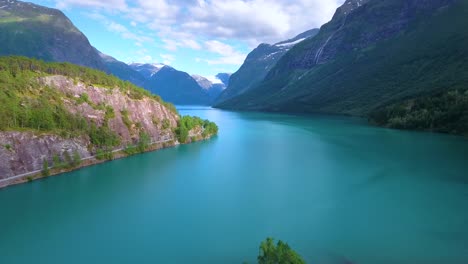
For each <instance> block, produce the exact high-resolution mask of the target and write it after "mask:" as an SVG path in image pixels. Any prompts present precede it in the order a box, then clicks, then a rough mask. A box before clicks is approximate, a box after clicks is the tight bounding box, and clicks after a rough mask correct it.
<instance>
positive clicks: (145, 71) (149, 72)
mask: <svg viewBox="0 0 468 264" xmlns="http://www.w3.org/2000/svg"><path fill="white" fill-rule="evenodd" d="M129 66H130V67H131V68H132V69H133V70H135V71H137V72H139V73H140V74H141V75H142V76H143V77H144V78H145V79H150V78H151V77H153V75H155V74H156V73H158V71H159V70H161V69H162V67H164V66H166V65H164V64H161V63H159V64H157V63H152V64H150V63H132V64H130V65H129Z"/></svg>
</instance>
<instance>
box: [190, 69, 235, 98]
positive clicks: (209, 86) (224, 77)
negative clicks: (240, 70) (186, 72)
mask: <svg viewBox="0 0 468 264" xmlns="http://www.w3.org/2000/svg"><path fill="white" fill-rule="evenodd" d="M230 76H231V74H229V73H218V74H217V75H216V76H215V77H214V78H212V79H210V80H209V79H208V78H206V77H203V76H200V75H192V77H193V79H195V81H196V82H197V83H198V85H200V86H201V87H202V88H203V89H205V90H206V92H207V93H208V95H209V96H210V98H211V99H212V102H214V101H215V100H216V99H217V98H218V97H219V95H220V94H221V93H222V92H223V91H224V90H225V89H226V87H227V85H228V84H229V78H230Z"/></svg>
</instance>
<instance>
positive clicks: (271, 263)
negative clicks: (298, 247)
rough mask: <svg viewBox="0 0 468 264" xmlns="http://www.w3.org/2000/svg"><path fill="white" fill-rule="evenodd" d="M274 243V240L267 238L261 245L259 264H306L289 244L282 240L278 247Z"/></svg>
mask: <svg viewBox="0 0 468 264" xmlns="http://www.w3.org/2000/svg"><path fill="white" fill-rule="evenodd" d="M274 242H275V241H274V239H272V238H267V239H266V240H265V241H263V242H262V243H261V244H260V254H259V256H258V264H305V261H304V260H303V259H302V258H301V256H299V254H297V253H296V252H295V251H294V250H292V249H291V248H290V247H289V245H288V244H286V243H284V242H282V241H281V240H279V241H278V243H277V244H276V245H275V244H274Z"/></svg>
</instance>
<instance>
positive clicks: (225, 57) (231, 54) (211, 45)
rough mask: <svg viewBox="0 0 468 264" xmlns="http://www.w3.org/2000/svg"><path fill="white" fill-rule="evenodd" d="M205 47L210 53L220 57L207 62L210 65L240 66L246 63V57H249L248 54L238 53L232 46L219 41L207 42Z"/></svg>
mask: <svg viewBox="0 0 468 264" xmlns="http://www.w3.org/2000/svg"><path fill="white" fill-rule="evenodd" d="M205 47H206V49H207V50H208V51H210V52H212V53H215V54H218V55H219V57H218V58H217V59H214V60H205V61H206V62H207V63H208V64H210V65H215V64H226V65H227V64H229V65H240V64H242V63H243V62H244V60H245V57H246V56H247V55H246V54H243V53H241V52H238V51H236V50H235V49H234V48H233V47H232V46H230V45H228V44H225V43H223V42H220V41H218V40H210V41H206V42H205Z"/></svg>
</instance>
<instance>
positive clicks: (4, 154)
mask: <svg viewBox="0 0 468 264" xmlns="http://www.w3.org/2000/svg"><path fill="white" fill-rule="evenodd" d="M0 88H1V90H0V185H2V184H4V182H2V179H6V178H10V177H12V176H15V175H19V174H25V173H29V172H34V171H38V170H41V169H43V166H45V165H44V164H46V165H48V166H52V167H54V166H55V167H56V166H58V164H57V163H60V164H61V163H71V160H70V157H72V156H76V157H79V159H87V158H92V159H94V158H98V159H109V158H112V156H113V153H115V152H117V151H120V150H122V151H126V152H127V153H129V154H133V153H136V152H142V151H145V150H147V149H150V148H151V145H152V144H155V143H157V144H164V145H165V146H169V145H176V144H179V142H180V143H189V142H191V141H193V140H200V139H204V138H208V137H211V136H212V135H213V134H215V133H217V128H216V126H215V125H214V124H212V123H211V122H209V121H197V122H192V123H193V124H192V123H191V124H192V125H191V126H185V125H184V127H181V124H180V122H179V121H180V117H179V115H178V113H177V111H176V110H175V108H174V107H173V106H172V105H170V104H167V103H165V102H163V101H162V100H161V99H160V98H159V97H158V96H154V95H151V94H150V93H149V92H147V91H145V90H144V89H142V88H138V87H136V86H133V85H132V84H130V83H128V82H124V81H121V80H119V79H117V78H115V77H113V76H109V75H106V74H105V73H103V72H99V71H96V70H92V69H88V68H83V67H79V66H75V65H71V64H66V63H65V64H59V63H44V62H41V61H36V60H32V59H26V58H21V57H5V58H0ZM184 118H185V119H184V120H189V121H190V122H191V120H192V118H190V117H184ZM185 123H186V122H185ZM180 131H183V132H184V133H187V134H190V138H185V137H184V138H182V137H181V135H180V134H181V133H180Z"/></svg>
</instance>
